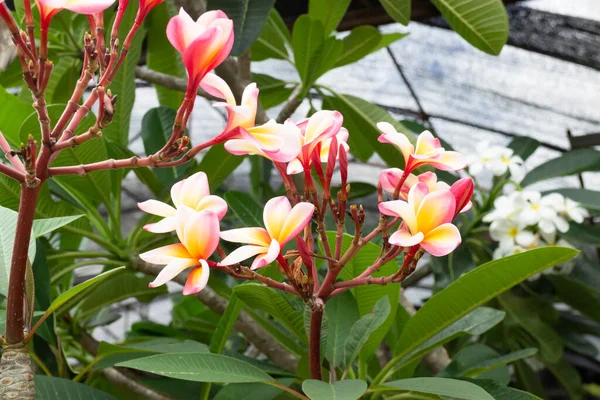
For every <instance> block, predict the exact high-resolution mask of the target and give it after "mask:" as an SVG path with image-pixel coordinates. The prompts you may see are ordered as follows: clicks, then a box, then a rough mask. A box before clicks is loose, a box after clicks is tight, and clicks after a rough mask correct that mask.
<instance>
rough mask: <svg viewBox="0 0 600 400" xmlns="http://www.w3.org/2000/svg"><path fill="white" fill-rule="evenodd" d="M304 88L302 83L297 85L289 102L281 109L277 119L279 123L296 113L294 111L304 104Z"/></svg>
mask: <svg viewBox="0 0 600 400" xmlns="http://www.w3.org/2000/svg"><path fill="white" fill-rule="evenodd" d="M301 90H302V85H298V86H296V88H295V89H294V91H293V92H292V94H290V97H289V98H288V99H287V103H285V106H283V108H282V109H281V111H279V114H278V115H277V118H276V119H275V120H276V121H277V122H278V123H280V124H283V123H284V122H285V121H286V120H287V119H288V118H290V117H291V116H292V114H294V112H295V111H296V110H297V109H298V107H300V104H302V100H304V96H301V95H300V92H301Z"/></svg>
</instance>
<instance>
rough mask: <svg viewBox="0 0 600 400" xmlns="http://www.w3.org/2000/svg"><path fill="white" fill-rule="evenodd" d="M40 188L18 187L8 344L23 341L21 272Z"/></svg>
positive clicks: (7, 321)
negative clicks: (19, 198) (19, 190)
mask: <svg viewBox="0 0 600 400" xmlns="http://www.w3.org/2000/svg"><path fill="white" fill-rule="evenodd" d="M39 192H40V186H39V185H38V186H37V187H36V188H33V189H30V188H28V187H26V186H25V185H22V186H21V200H20V203H19V217H18V220H17V232H16V234H15V244H14V247H13V257H12V263H11V266H10V282H9V286H8V300H7V303H6V341H7V342H8V343H9V344H14V343H21V342H22V341H23V336H24V335H23V298H24V289H25V270H26V267H27V254H28V251H29V238H30V237H31V229H32V226H33V218H34V216H35V207H36V204H37V199H38V195H39Z"/></svg>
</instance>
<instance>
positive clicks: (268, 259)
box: [250, 240, 281, 270]
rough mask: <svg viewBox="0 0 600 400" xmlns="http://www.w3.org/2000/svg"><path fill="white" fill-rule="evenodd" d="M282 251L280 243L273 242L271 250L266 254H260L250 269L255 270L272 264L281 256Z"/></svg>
mask: <svg viewBox="0 0 600 400" xmlns="http://www.w3.org/2000/svg"><path fill="white" fill-rule="evenodd" d="M280 250H281V246H280V245H279V243H277V241H276V240H273V241H272V242H271V245H270V246H269V250H268V251H267V252H266V253H263V254H260V255H259V256H258V257H256V258H255V259H254V262H252V265H251V266H250V269H252V270H255V269H259V268H262V267H266V266H267V265H269V264H271V263H272V262H273V261H275V259H276V258H277V256H278V255H279V252H280Z"/></svg>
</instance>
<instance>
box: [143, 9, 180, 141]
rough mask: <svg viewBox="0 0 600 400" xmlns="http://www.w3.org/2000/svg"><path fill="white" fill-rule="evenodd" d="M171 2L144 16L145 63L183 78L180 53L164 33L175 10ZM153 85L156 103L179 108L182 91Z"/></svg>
mask: <svg viewBox="0 0 600 400" xmlns="http://www.w3.org/2000/svg"><path fill="white" fill-rule="evenodd" d="M172 3H173V2H172V1H166V2H162V3H160V4H157V5H156V6H155V7H154V8H153V9H152V12H151V13H149V14H148V16H147V17H146V24H147V26H148V27H149V28H150V29H148V40H147V46H148V48H147V55H146V65H147V66H148V68H150V69H151V70H154V71H157V72H162V73H164V74H169V75H173V76H176V77H179V78H184V77H185V68H184V67H183V63H182V62H181V55H180V54H179V52H178V51H177V50H176V49H175V48H174V47H173V46H171V44H170V43H169V40H168V39H167V35H165V32H166V30H167V24H168V23H169V19H170V17H173V16H174V15H175V14H176V11H177V10H176V9H175V7H174V4H172ZM154 87H155V89H156V95H157V97H158V103H159V104H160V105H161V106H166V107H170V108H173V109H177V108H179V106H180V105H181V102H182V101H183V96H184V94H183V92H181V91H178V90H172V89H167V88H165V87H164V86H162V85H158V84H155V85H154ZM142 132H143V131H142Z"/></svg>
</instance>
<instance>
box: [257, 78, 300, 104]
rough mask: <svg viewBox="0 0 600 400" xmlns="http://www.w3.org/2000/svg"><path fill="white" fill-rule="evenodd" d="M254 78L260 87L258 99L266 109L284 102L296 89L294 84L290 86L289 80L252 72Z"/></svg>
mask: <svg viewBox="0 0 600 400" xmlns="http://www.w3.org/2000/svg"><path fill="white" fill-rule="evenodd" d="M252 80H253V81H254V82H256V84H257V86H258V87H259V88H260V92H259V93H258V99H259V100H260V104H262V106H263V108H264V109H265V110H268V109H269V108H271V107H275V106H277V105H279V104H281V103H283V102H284V101H286V100H287V99H288V98H289V97H290V95H291V94H292V92H293V91H294V86H290V85H289V83H288V82H284V81H282V80H279V79H277V78H273V77H272V76H269V75H264V74H252Z"/></svg>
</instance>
